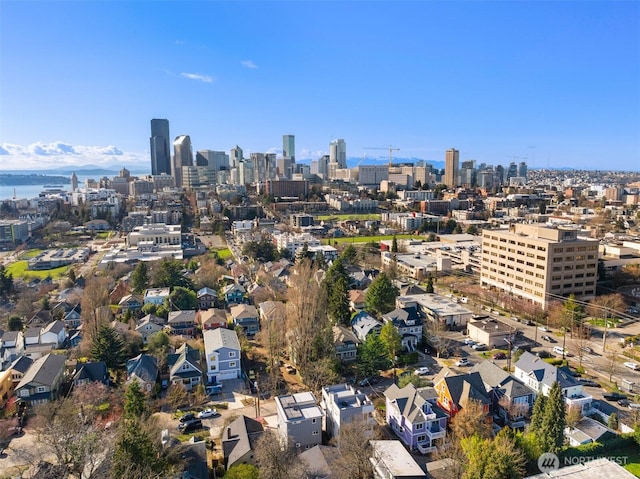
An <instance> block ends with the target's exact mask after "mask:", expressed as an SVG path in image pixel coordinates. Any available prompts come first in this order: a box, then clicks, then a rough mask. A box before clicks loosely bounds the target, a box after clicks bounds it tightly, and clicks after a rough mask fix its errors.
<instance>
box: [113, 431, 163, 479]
mask: <svg viewBox="0 0 640 479" xmlns="http://www.w3.org/2000/svg"><path fill="white" fill-rule="evenodd" d="M140 426H141V425H140V423H139V421H137V420H136V421H123V422H122V424H121V426H120V434H119V436H118V439H117V440H116V444H115V449H114V452H113V458H112V463H111V476H110V477H122V478H125V477H126V478H136V479H137V478H141V479H142V478H144V477H164V476H163V475H162V473H163V472H164V471H165V470H166V469H167V468H168V464H167V461H166V458H165V456H164V455H162V454H160V449H159V448H158V446H157V445H156V444H155V443H154V442H153V441H152V439H151V437H150V436H149V433H148V432H147V431H146V430H145V429H144V428H142V427H140Z"/></svg>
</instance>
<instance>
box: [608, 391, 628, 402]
mask: <svg viewBox="0 0 640 479" xmlns="http://www.w3.org/2000/svg"><path fill="white" fill-rule="evenodd" d="M603 397H604V398H605V399H606V400H607V401H619V400H620V399H627V396H625V395H624V394H620V393H616V392H611V393H606V394H604V395H603Z"/></svg>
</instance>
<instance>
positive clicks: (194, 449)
mask: <svg viewBox="0 0 640 479" xmlns="http://www.w3.org/2000/svg"><path fill="white" fill-rule="evenodd" d="M182 448H183V449H182V453H181V457H182V459H184V462H185V466H184V472H183V473H182V474H181V475H179V476H178V477H179V478H180V479H209V466H208V465H207V444H206V442H205V441H204V440H202V439H198V438H197V437H196V436H191V439H189V440H188V441H187V442H186V443H182Z"/></svg>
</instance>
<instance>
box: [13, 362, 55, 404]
mask: <svg viewBox="0 0 640 479" xmlns="http://www.w3.org/2000/svg"><path fill="white" fill-rule="evenodd" d="M66 360H67V357H66V356H64V355H62V354H47V355H45V356H42V357H41V358H39V359H37V360H36V361H34V362H33V364H32V365H31V367H30V368H29V370H28V371H27V372H26V373H25V375H24V376H23V378H22V380H21V381H20V382H19V383H18V385H17V386H16V389H15V395H16V396H18V397H19V398H20V399H22V400H23V401H25V402H27V403H29V404H30V405H32V406H33V405H35V404H44V403H46V402H48V401H50V400H52V399H55V398H56V397H58V391H59V389H60V384H61V382H62V379H63V377H64V370H65V362H66Z"/></svg>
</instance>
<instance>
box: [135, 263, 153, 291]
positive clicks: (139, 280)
mask: <svg viewBox="0 0 640 479" xmlns="http://www.w3.org/2000/svg"><path fill="white" fill-rule="evenodd" d="M148 286H149V268H148V266H147V263H146V262H145V261H140V262H139V263H138V264H137V265H136V267H135V269H134V270H133V273H131V288H132V289H133V291H134V292H136V293H138V294H139V293H142V292H143V291H144V290H145V289H147V287H148Z"/></svg>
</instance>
